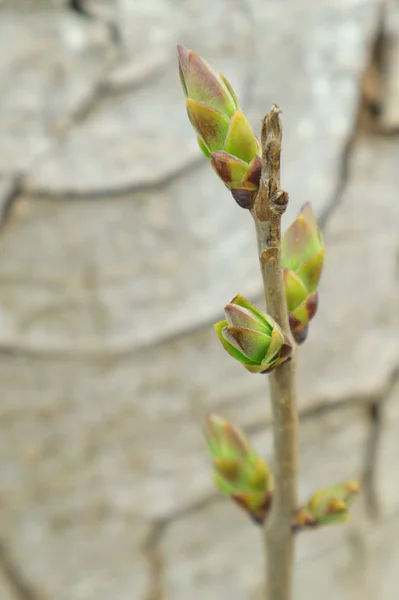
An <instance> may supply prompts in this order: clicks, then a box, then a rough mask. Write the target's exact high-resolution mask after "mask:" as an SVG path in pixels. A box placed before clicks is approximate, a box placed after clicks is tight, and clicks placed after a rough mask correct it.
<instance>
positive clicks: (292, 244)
mask: <svg viewBox="0 0 399 600" xmlns="http://www.w3.org/2000/svg"><path fill="white" fill-rule="evenodd" d="M324 252H325V250H324V244H323V237H322V235H321V231H320V229H319V227H318V225H317V222H316V218H315V216H314V213H313V210H312V207H311V205H310V203H309V202H308V203H307V204H305V205H304V206H303V207H302V209H301V211H300V213H299V215H298V217H297V219H296V220H295V221H294V222H293V223H292V225H291V226H290V227H289V228H288V229H287V231H286V232H285V234H284V235H283V238H282V241H281V254H282V258H281V262H282V267H283V278H284V284H285V293H286V299H287V308H288V316H289V321H290V327H291V331H292V335H293V336H294V339H295V341H296V342H297V343H298V344H301V343H302V342H304V341H305V339H306V337H307V332H308V324H309V321H310V320H311V319H312V318H313V317H314V315H315V314H316V311H317V304H318V295H317V286H318V284H319V280H320V276H321V272H322V269H323V261H324Z"/></svg>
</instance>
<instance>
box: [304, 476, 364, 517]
mask: <svg viewBox="0 0 399 600" xmlns="http://www.w3.org/2000/svg"><path fill="white" fill-rule="evenodd" d="M359 491H360V489H359V484H358V483H357V482H356V481H350V482H346V483H341V484H338V485H335V486H332V487H330V488H327V489H325V490H320V491H318V492H316V493H315V494H313V496H312V497H311V498H310V500H309V502H308V503H307V505H306V506H305V507H304V508H302V509H301V510H299V511H298V513H297V515H296V516H295V518H294V529H301V528H302V529H303V528H306V527H313V526H317V525H331V524H334V523H344V522H345V521H347V520H348V519H349V518H350V514H349V506H350V504H351V503H352V502H353V500H354V498H355V497H356V496H357V494H358V493H359Z"/></svg>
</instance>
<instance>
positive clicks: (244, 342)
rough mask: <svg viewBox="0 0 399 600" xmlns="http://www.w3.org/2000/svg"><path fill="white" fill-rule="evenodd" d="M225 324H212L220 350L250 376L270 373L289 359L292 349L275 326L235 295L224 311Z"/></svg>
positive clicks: (266, 317) (254, 307) (262, 314)
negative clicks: (235, 361) (227, 354)
mask: <svg viewBox="0 0 399 600" xmlns="http://www.w3.org/2000/svg"><path fill="white" fill-rule="evenodd" d="M224 312H225V315H226V320H225V321H219V323H216V324H215V326H214V327H215V330H216V333H217V336H218V338H219V340H220V341H221V343H222V346H223V348H224V349H225V350H227V352H228V353H229V354H230V355H231V356H232V357H233V358H235V359H236V360H238V361H240V362H241V363H242V364H243V365H244V367H245V368H246V369H247V370H248V371H251V373H270V371H272V370H273V369H274V368H275V367H278V366H279V365H281V364H282V363H283V362H284V361H286V360H287V359H289V358H290V357H291V352H292V346H291V344H290V341H289V340H288V338H287V337H286V336H285V335H284V333H283V331H282V330H281V328H280V327H279V326H278V325H277V323H276V322H275V321H274V320H273V319H272V318H271V317H269V315H267V314H265V313H263V312H262V311H261V310H259V308H257V307H256V306H254V305H253V304H252V303H251V302H249V301H248V300H246V299H245V298H243V296H240V295H237V296H236V297H235V298H233V300H232V301H231V302H230V304H227V305H226V306H225V307H224Z"/></svg>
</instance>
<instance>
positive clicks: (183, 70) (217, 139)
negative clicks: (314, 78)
mask: <svg viewBox="0 0 399 600" xmlns="http://www.w3.org/2000/svg"><path fill="white" fill-rule="evenodd" d="M177 51H178V56H179V74H180V81H181V84H182V88H183V92H184V95H185V96H186V108H187V114H188V118H189V119H190V123H191V125H192V126H193V127H194V129H195V131H196V132H197V135H198V144H199V147H200V148H201V150H202V152H203V153H204V155H205V156H206V158H207V159H208V160H209V161H210V163H211V165H212V167H213V169H214V170H215V171H216V173H217V174H218V176H219V177H220V179H221V180H222V181H223V183H224V184H225V185H226V186H227V187H228V188H229V189H230V191H231V193H232V194H233V197H234V199H235V200H236V202H237V203H238V204H239V205H240V206H241V207H242V208H251V207H252V204H253V201H254V198H255V195H256V192H257V190H258V187H259V179H260V173H261V167H262V164H261V158H260V156H261V150H260V145H259V142H258V140H257V138H256V137H255V135H254V133H253V131H252V127H251V125H250V124H249V121H248V119H247V118H246V116H245V115H244V114H243V113H242V112H241V110H240V106H239V104H238V100H237V97H236V95H235V93H234V91H233V89H232V88H231V86H230V84H229V82H228V81H227V79H226V78H225V77H224V75H222V74H221V73H216V72H215V71H214V70H213V69H212V67H211V66H210V65H208V64H207V63H206V62H205V61H204V60H203V59H202V58H201V57H200V56H198V54H195V52H193V51H192V50H187V48H185V47H184V46H180V45H179V46H178V47H177Z"/></svg>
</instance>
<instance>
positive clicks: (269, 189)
mask: <svg viewBox="0 0 399 600" xmlns="http://www.w3.org/2000/svg"><path fill="white" fill-rule="evenodd" d="M280 112H281V111H280V109H279V108H278V107H277V106H276V105H274V106H272V108H271V110H270V113H269V114H267V115H266V116H265V118H264V119H263V124H262V140H261V141H262V175H261V182H260V187H259V192H258V194H257V196H256V199H255V202H254V205H253V207H252V209H251V213H252V216H253V218H254V221H255V227H256V235H257V240H258V250H259V262H260V267H261V271H262V277H263V284H264V289H265V298H266V307H267V312H268V314H269V315H270V316H271V317H272V318H273V319H274V320H275V321H277V323H278V324H279V325H280V327H281V328H282V329H283V331H284V332H285V333H286V335H287V336H288V337H289V338H290V340H292V336H291V332H290V327H289V322H288V313H287V305H286V300H285V290H284V283H283V278H282V269H281V217H282V215H283V213H284V211H285V209H286V207H287V202H288V194H287V192H284V191H283V190H281V189H280V154H281V141H282V128H281V121H280V117H279V114H280ZM292 345H293V348H294V350H293V358H292V361H290V362H286V363H284V364H283V365H281V366H280V367H278V368H277V369H275V370H274V371H273V372H272V373H271V374H270V375H269V382H270V392H271V402H272V413H273V437H274V473H275V492H274V496H273V506H272V510H271V515H270V517H269V518H268V519H267V524H266V527H265V532H264V539H265V552H266V598H267V600H291V597H292V571H293V557H294V537H293V534H292V530H291V522H292V516H293V514H294V511H295V509H296V508H297V501H296V489H297V424H298V415H297V407H296V386H295V367H296V357H295V344H294V343H293V342H292Z"/></svg>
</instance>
